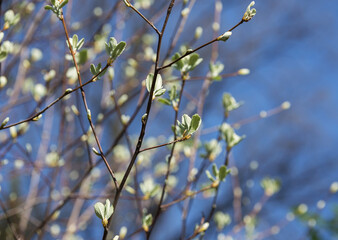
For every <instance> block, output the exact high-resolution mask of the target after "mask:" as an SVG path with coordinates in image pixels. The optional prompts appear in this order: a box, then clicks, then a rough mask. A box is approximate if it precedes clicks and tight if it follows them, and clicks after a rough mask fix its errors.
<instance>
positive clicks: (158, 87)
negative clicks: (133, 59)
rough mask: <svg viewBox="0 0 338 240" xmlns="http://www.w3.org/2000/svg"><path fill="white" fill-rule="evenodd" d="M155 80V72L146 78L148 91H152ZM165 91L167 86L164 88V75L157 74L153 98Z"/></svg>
mask: <svg viewBox="0 0 338 240" xmlns="http://www.w3.org/2000/svg"><path fill="white" fill-rule="evenodd" d="M153 81H154V74H152V73H149V74H148V76H147V78H146V87H147V90H148V92H150V91H151V86H152V84H153ZM165 91H166V90H165V88H163V85H162V77H161V75H160V74H157V77H156V82H155V87H154V95H153V98H155V97H159V96H162V95H163V94H164V93H165Z"/></svg>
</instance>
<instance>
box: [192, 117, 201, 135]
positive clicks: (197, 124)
mask: <svg viewBox="0 0 338 240" xmlns="http://www.w3.org/2000/svg"><path fill="white" fill-rule="evenodd" d="M201 122H202V120H201V117H200V116H199V115H198V114H195V115H193V116H192V118H191V129H190V133H194V132H196V131H197V129H198V128H199V127H200V126H201Z"/></svg>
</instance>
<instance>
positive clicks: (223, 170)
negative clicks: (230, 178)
mask: <svg viewBox="0 0 338 240" xmlns="http://www.w3.org/2000/svg"><path fill="white" fill-rule="evenodd" d="M229 173H230V169H227V167H226V166H225V165H222V166H221V167H220V168H219V169H218V168H217V166H216V164H213V165H212V174H211V173H210V171H209V170H206V171H205V174H206V175H207V177H208V178H209V180H210V181H211V182H212V183H213V186H214V187H217V186H218V185H219V183H220V181H225V178H226V176H227V175H228V174H229Z"/></svg>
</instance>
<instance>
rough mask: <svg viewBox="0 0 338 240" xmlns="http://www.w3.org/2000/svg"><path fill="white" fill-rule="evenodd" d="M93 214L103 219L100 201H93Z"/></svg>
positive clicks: (102, 206)
mask: <svg viewBox="0 0 338 240" xmlns="http://www.w3.org/2000/svg"><path fill="white" fill-rule="evenodd" d="M94 210H95V214H96V216H97V217H98V218H100V219H102V220H103V219H104V205H103V204H102V203H100V202H97V203H95V205H94Z"/></svg>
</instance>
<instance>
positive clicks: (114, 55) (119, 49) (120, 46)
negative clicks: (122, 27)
mask: <svg viewBox="0 0 338 240" xmlns="http://www.w3.org/2000/svg"><path fill="white" fill-rule="evenodd" d="M125 48H126V42H123V41H122V42H119V44H117V46H116V47H115V48H114V50H113V53H112V55H111V57H112V58H113V59H116V58H117V57H118V56H120V55H121V54H122V52H123V51H124V49H125Z"/></svg>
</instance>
